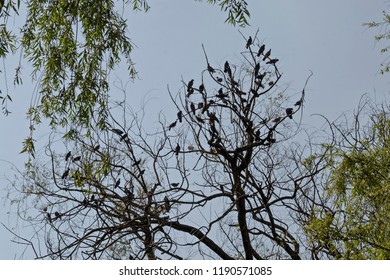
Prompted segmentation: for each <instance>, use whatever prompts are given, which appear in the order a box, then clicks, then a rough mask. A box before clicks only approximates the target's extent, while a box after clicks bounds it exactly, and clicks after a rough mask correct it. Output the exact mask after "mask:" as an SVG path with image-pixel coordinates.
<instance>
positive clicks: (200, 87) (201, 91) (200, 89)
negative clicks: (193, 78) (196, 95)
mask: <svg viewBox="0 0 390 280" xmlns="http://www.w3.org/2000/svg"><path fill="white" fill-rule="evenodd" d="M203 91H204V85H203V84H201V85H200V86H199V92H200V93H203Z"/></svg>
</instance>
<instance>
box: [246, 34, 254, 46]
mask: <svg viewBox="0 0 390 280" xmlns="http://www.w3.org/2000/svg"><path fill="white" fill-rule="evenodd" d="M252 42H253V41H252V37H251V36H249V38H248V41H246V46H245V47H246V48H249V46H250V45H252Z"/></svg>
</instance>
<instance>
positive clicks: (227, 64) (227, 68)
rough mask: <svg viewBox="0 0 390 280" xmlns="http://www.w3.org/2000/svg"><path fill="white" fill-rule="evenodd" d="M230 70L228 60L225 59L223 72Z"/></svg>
mask: <svg viewBox="0 0 390 280" xmlns="http://www.w3.org/2000/svg"><path fill="white" fill-rule="evenodd" d="M229 70H230V65H229V62H228V61H227V60H226V62H225V65H224V67H223V72H225V73H227V72H229Z"/></svg>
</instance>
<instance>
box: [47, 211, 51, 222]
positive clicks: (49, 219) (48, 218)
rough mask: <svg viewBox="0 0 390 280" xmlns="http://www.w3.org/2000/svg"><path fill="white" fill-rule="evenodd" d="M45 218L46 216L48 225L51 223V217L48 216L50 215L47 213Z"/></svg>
mask: <svg viewBox="0 0 390 280" xmlns="http://www.w3.org/2000/svg"><path fill="white" fill-rule="evenodd" d="M46 216H47V220H48V221H49V223H51V215H50V213H47V214H46Z"/></svg>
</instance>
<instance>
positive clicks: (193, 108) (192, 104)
mask: <svg viewBox="0 0 390 280" xmlns="http://www.w3.org/2000/svg"><path fill="white" fill-rule="evenodd" d="M190 108H191V111H192V113H193V114H194V115H195V114H196V112H195V110H196V109H195V105H194V103H192V102H191V105H190Z"/></svg>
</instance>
